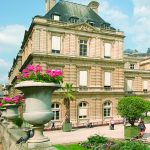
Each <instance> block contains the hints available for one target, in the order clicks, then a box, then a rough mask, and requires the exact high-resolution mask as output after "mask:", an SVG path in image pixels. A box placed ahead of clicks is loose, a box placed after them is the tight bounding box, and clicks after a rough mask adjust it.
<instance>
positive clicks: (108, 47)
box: [104, 43, 111, 57]
mask: <svg viewBox="0 0 150 150" xmlns="http://www.w3.org/2000/svg"><path fill="white" fill-rule="evenodd" d="M104 51H105V52H104V57H111V44H110V43H105V50H104Z"/></svg>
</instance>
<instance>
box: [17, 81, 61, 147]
mask: <svg viewBox="0 0 150 150" xmlns="http://www.w3.org/2000/svg"><path fill="white" fill-rule="evenodd" d="M60 87H61V86H60V84H55V83H43V82H34V81H22V82H20V83H19V84H17V85H16V86H15V88H17V89H19V90H21V91H22V92H23V93H24V97H25V112H24V113H23V118H24V120H25V121H26V122H28V123H30V124H31V125H33V128H34V136H33V137H32V138H30V139H29V140H28V143H34V144H35V143H38V144H40V143H41V144H42V143H48V144H49V139H48V138H47V137H45V136H44V135H43V128H44V124H46V123H48V122H49V121H50V120H51V119H52V116H53V112H52V111H51V97H52V93H53V92H54V90H57V89H59V88H60Z"/></svg>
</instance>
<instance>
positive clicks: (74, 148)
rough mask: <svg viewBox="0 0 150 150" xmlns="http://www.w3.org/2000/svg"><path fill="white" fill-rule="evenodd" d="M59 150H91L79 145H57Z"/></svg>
mask: <svg viewBox="0 0 150 150" xmlns="http://www.w3.org/2000/svg"><path fill="white" fill-rule="evenodd" d="M54 147H56V148H57V149H58V150H90V149H85V148H83V147H81V146H79V145H78V144H69V145H55V146H54Z"/></svg>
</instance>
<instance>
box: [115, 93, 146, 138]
mask: <svg viewBox="0 0 150 150" xmlns="http://www.w3.org/2000/svg"><path fill="white" fill-rule="evenodd" d="M144 104H145V101H144V99H143V98H141V97H138V96H127V97H123V98H121V99H120V100H119V102H118V106H117V110H118V113H119V114H120V115H121V117H123V118H126V120H127V121H128V122H129V124H130V125H129V126H125V128H124V136H125V138H130V137H134V136H137V135H138V132H139V129H138V127H137V126H136V125H135V121H136V120H138V119H139V118H141V117H142V114H143V113H144V112H145V105H144Z"/></svg>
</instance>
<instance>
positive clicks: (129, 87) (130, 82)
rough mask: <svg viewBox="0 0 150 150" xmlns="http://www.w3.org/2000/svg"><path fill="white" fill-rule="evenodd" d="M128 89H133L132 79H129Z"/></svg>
mask: <svg viewBox="0 0 150 150" xmlns="http://www.w3.org/2000/svg"><path fill="white" fill-rule="evenodd" d="M127 91H132V80H128V81H127Z"/></svg>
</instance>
